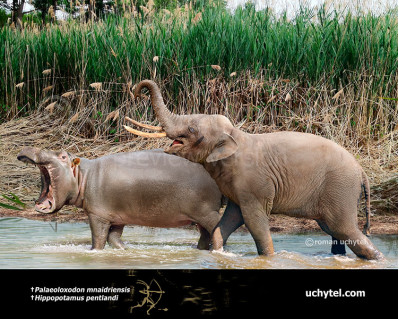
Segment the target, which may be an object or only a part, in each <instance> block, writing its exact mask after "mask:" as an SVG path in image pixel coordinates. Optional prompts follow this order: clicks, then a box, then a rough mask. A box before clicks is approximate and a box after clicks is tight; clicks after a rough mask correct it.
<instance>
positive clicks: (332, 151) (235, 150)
mask: <svg viewBox="0 0 399 319" xmlns="http://www.w3.org/2000/svg"><path fill="white" fill-rule="evenodd" d="M143 88H147V89H148V90H149V94H150V100H151V104H152V106H153V108H154V111H155V115H156V117H157V119H158V121H159V123H160V125H161V128H159V129H158V130H160V132H158V133H144V132H141V131H139V130H135V129H132V128H131V127H129V126H125V129H127V130H129V131H130V132H132V133H134V134H137V135H141V136H144V137H150V138H151V137H160V136H167V137H168V138H169V139H171V140H172V141H173V142H172V143H171V144H170V146H169V147H167V148H166V149H165V152H166V153H169V154H174V155H177V156H180V157H183V158H186V159H188V160H190V161H193V162H196V163H200V164H202V165H203V167H204V168H205V169H206V171H208V173H209V174H210V175H211V177H212V178H213V179H214V180H215V181H216V184H217V185H218V187H219V189H220V191H221V192H222V194H224V195H225V196H226V197H228V198H229V200H230V202H229V205H228V206H230V207H229V208H230V209H229V211H228V212H226V213H225V214H224V215H223V216H222V219H221V220H220V222H219V224H218V226H217V227H216V228H215V230H214V239H215V242H214V249H219V248H221V247H223V245H224V244H225V241H226V238H228V237H229V235H230V234H231V233H232V232H233V231H234V230H235V229H236V228H237V227H239V226H241V225H242V224H243V223H244V224H245V226H246V227H247V229H248V230H249V232H250V234H251V235H252V237H253V239H254V241H255V244H256V248H257V252H258V254H259V255H272V254H273V253H274V247H273V241H272V237H271V233H270V229H269V217H270V214H285V215H288V216H294V217H299V218H307V219H313V220H316V221H317V223H318V224H319V226H320V227H321V229H322V230H323V231H324V232H326V233H327V234H328V235H330V236H332V239H333V241H332V242H333V243H336V244H334V245H333V247H332V252H333V253H345V245H344V244H343V242H344V243H346V245H347V246H348V247H349V248H350V249H351V250H352V251H353V252H354V253H355V254H356V255H357V256H358V257H360V258H364V259H368V260H372V259H382V258H384V257H383V255H382V253H381V252H380V251H379V250H378V249H377V248H376V247H375V246H374V245H373V244H372V242H371V241H370V239H369V238H368V237H367V236H366V235H365V234H368V233H369V228H370V187H369V181H368V178H367V175H366V174H365V172H364V170H363V169H362V167H361V166H360V165H359V163H358V162H357V161H356V159H355V158H354V157H353V156H352V155H351V154H350V153H349V152H348V151H347V150H345V149H344V148H343V147H341V146H339V145H338V144H337V143H335V142H333V141H331V140H329V139H326V138H323V137H321V136H317V135H314V134H309V133H300V132H289V131H281V132H274V133H265V134H249V133H246V132H243V131H242V130H240V129H238V128H236V127H234V126H233V124H232V123H231V122H230V120H229V119H228V118H227V117H225V116H223V115H216V114H215V115H205V114H192V115H177V114H174V113H172V112H170V111H169V110H168V109H167V107H166V105H165V104H164V101H163V98H162V95H161V92H160V89H159V87H158V86H157V84H156V83H155V82H153V81H151V80H143V81H141V82H140V83H138V84H137V85H136V88H135V96H136V97H140V94H141V91H142V89H143ZM134 123H136V124H138V126H140V123H138V122H134ZM154 134H155V135H154ZM362 193H364V197H365V201H366V220H367V221H366V224H365V226H364V234H363V233H362V232H361V231H360V230H359V228H358V217H357V209H358V202H359V199H360V198H361V196H362Z"/></svg>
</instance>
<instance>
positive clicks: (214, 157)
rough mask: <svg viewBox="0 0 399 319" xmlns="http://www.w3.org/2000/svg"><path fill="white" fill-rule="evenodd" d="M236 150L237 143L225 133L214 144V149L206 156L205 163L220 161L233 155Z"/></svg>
mask: <svg viewBox="0 0 399 319" xmlns="http://www.w3.org/2000/svg"><path fill="white" fill-rule="evenodd" d="M237 149H238V145H237V142H236V141H235V140H234V138H233V137H232V136H231V135H229V134H226V133H223V136H222V138H221V139H220V140H219V142H218V143H217V144H216V147H215V148H214V149H213V150H212V152H211V154H209V155H208V157H207V158H206V161H207V162H208V163H211V162H216V161H220V160H222V159H224V158H227V157H229V156H231V155H233V154H234V153H235V152H236V151H237Z"/></svg>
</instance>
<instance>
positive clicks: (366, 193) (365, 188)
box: [362, 171, 370, 236]
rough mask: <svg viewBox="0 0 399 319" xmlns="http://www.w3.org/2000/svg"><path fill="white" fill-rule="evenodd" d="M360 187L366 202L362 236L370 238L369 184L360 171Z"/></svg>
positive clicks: (365, 176)
mask: <svg viewBox="0 0 399 319" xmlns="http://www.w3.org/2000/svg"><path fill="white" fill-rule="evenodd" d="M362 187H363V191H364V199H365V200H366V224H364V227H363V234H365V235H366V236H370V184H369V180H368V178H367V175H366V173H365V172H364V171H362Z"/></svg>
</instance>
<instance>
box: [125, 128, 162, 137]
mask: <svg viewBox="0 0 399 319" xmlns="http://www.w3.org/2000/svg"><path fill="white" fill-rule="evenodd" d="M123 127H124V128H125V130H126V131H128V132H130V133H133V134H135V135H138V136H142V137H151V138H159V137H165V136H166V133H165V132H161V133H145V132H141V131H138V130H135V129H134V128H131V127H130V126H127V125H123Z"/></svg>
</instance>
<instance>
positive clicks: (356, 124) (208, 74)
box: [0, 5, 398, 143]
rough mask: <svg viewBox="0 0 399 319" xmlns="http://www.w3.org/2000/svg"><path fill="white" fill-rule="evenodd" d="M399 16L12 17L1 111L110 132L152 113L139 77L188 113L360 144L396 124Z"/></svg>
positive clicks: (180, 11)
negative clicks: (32, 20)
mask: <svg viewBox="0 0 399 319" xmlns="http://www.w3.org/2000/svg"><path fill="white" fill-rule="evenodd" d="M397 22H398V21H397V10H393V11H389V12H387V13H386V14H384V15H380V16H375V15H373V14H372V13H369V14H363V15H356V14H352V13H351V12H345V13H343V12H337V11H329V10H326V8H325V7H321V8H320V9H318V10H317V11H315V10H312V9H309V8H302V9H301V10H300V12H299V13H298V14H297V15H296V17H295V18H294V19H293V20H291V21H290V20H289V19H288V18H287V16H286V15H284V14H283V15H282V16H279V17H277V16H275V15H273V14H272V13H271V12H270V11H267V10H265V11H260V12H256V11H255V10H253V9H238V10H236V11H235V13H234V14H231V13H230V12H228V11H226V10H225V9H223V8H221V7H214V6H212V5H209V6H206V7H204V8H203V9H202V10H201V11H197V12H195V11H193V10H187V9H184V8H177V9H176V10H175V11H173V12H169V11H167V10H161V11H160V12H158V13H157V14H153V13H152V12H148V11H146V10H143V9H140V10H139V11H138V12H133V11H131V12H130V13H129V12H127V13H126V14H125V15H124V16H123V17H116V16H109V17H107V18H106V19H104V20H101V21H99V22H94V23H93V22H90V23H87V24H81V23H79V22H78V21H69V22H67V23H62V24H59V25H49V26H46V27H44V28H43V29H38V28H36V27H27V28H25V29H24V30H22V31H18V30H13V29H11V28H10V27H4V28H2V29H1V30H0V69H1V70H2V77H1V78H0V114H1V116H2V118H3V119H10V118H12V117H14V116H16V115H24V114H27V113H30V112H31V111H33V110H36V109H44V108H45V107H47V110H49V111H51V112H55V113H58V114H60V115H62V116H65V118H67V119H70V120H71V122H73V123H76V125H79V128H80V130H81V132H82V134H87V135H90V136H91V135H92V136H94V135H97V136H98V135H99V134H100V135H107V136H112V135H113V134H114V133H115V132H116V131H118V130H119V129H120V124H121V123H120V122H121V121H122V120H121V118H122V116H123V115H130V116H132V117H135V118H142V119H143V120H148V121H153V120H154V117H153V114H152V110H151V109H150V108H148V104H142V103H141V104H136V103H135V102H134V101H133V99H132V94H131V91H132V86H133V85H134V84H135V83H136V82H138V81H139V80H141V79H145V78H152V79H154V80H156V81H157V82H158V83H159V84H160V85H161V87H162V91H163V93H164V96H165V100H166V101H167V102H168V103H170V104H171V105H172V104H173V105H174V106H170V108H173V109H174V110H175V111H176V112H179V113H191V112H206V113H216V112H217V113H221V114H225V115H227V116H229V117H230V118H231V119H232V120H233V121H234V122H235V123H241V124H243V123H247V124H246V125H250V124H248V123H255V124H257V125H260V126H257V128H254V130H264V129H265V128H264V127H263V125H270V126H272V127H274V128H277V129H278V128H284V129H287V128H288V129H293V130H302V131H310V132H316V133H320V134H323V135H330V137H331V138H336V139H337V138H338V137H337V136H340V134H341V136H343V137H348V136H349V137H351V138H353V139H355V140H356V143H362V141H364V140H368V139H370V138H376V139H379V138H383V137H384V136H387V135H388V134H390V133H391V132H392V130H394V128H395V126H396V123H397V118H396V113H397V83H398V74H397V67H398V42H397V41H398V30H397ZM154 57H157V58H155V59H154ZM212 65H217V66H220V70H219V68H218V67H212ZM94 82H95V83H101V85H97V86H96V85H94V86H90V84H92V83H94ZM65 92H71V93H70V94H67V95H64V96H62V94H64V93H65ZM72 92H73V93H72ZM54 102H56V103H54ZM53 103H54V104H53ZM49 106H50V107H49ZM111 112H115V113H112V116H108V115H109V114H111ZM116 115H118V116H116ZM244 126H245V125H244ZM248 129H250V128H248ZM334 132H335V133H334ZM343 137H342V138H343Z"/></svg>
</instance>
